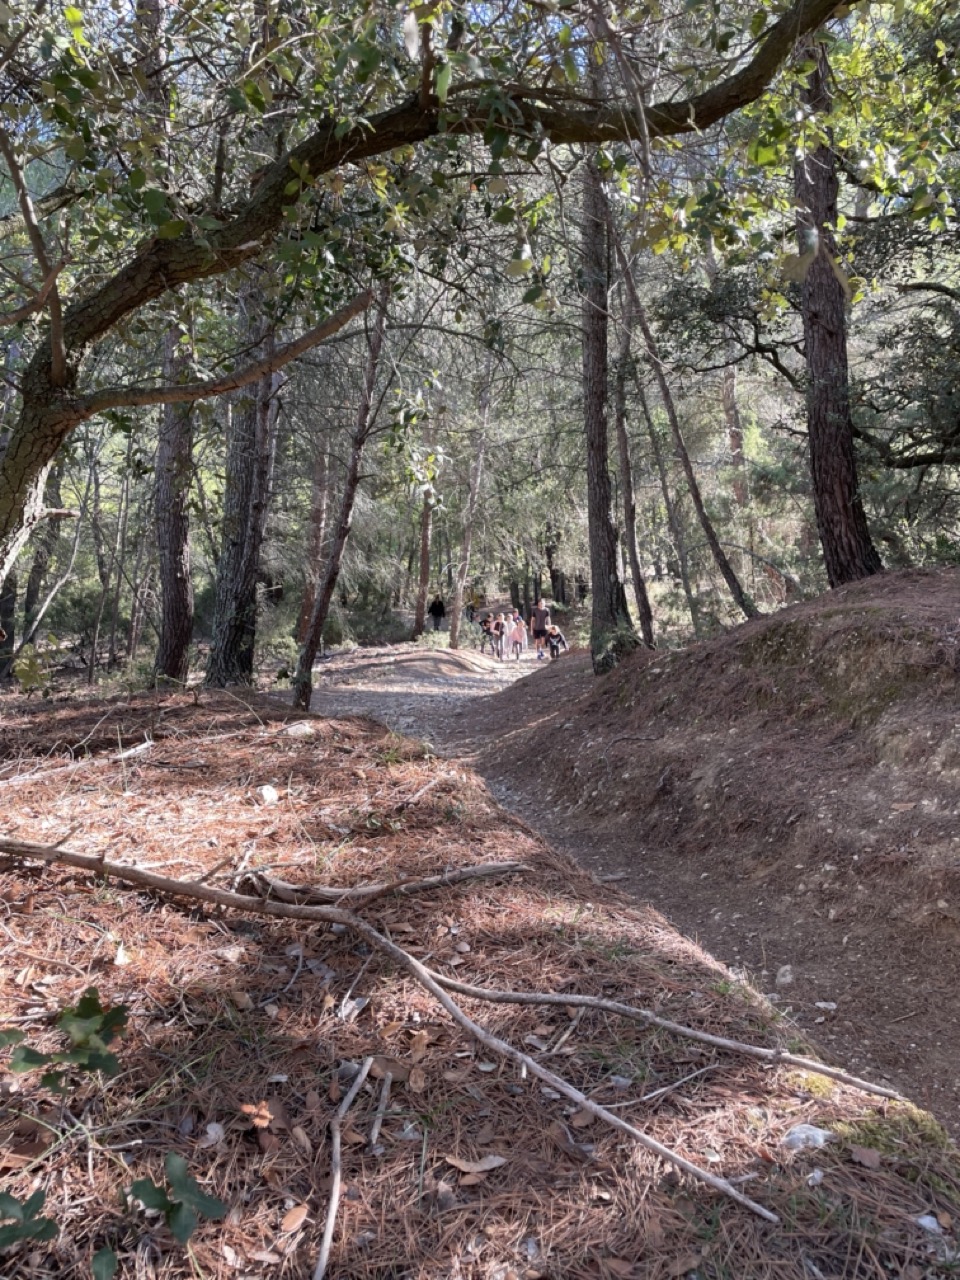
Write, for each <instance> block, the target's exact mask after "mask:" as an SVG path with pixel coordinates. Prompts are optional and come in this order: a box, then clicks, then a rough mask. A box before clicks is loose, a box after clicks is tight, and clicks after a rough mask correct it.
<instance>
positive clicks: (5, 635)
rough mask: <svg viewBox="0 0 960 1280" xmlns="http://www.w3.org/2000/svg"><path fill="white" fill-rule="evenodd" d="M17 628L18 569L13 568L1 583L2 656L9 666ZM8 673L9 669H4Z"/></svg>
mask: <svg viewBox="0 0 960 1280" xmlns="http://www.w3.org/2000/svg"><path fill="white" fill-rule="evenodd" d="M16 628H17V571H16V569H11V570H10V572H9V573H8V574H7V576H6V577H5V578H4V580H3V582H2V583H0V632H2V635H0V658H2V659H3V660H4V662H6V663H7V664H8V666H9V663H10V659H11V658H12V657H13V655H14V653H15V652H16V650H15V649H14V639H15V632H16ZM3 675H7V670H6V669H5V670H4V671H3Z"/></svg>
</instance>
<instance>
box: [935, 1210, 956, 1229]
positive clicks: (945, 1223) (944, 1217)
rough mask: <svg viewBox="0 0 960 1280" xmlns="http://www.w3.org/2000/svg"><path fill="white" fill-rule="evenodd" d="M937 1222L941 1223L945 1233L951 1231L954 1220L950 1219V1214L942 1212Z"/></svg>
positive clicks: (938, 1215)
mask: <svg viewBox="0 0 960 1280" xmlns="http://www.w3.org/2000/svg"><path fill="white" fill-rule="evenodd" d="M937 1221H938V1222H939V1223H940V1225H941V1227H943V1229H944V1231H949V1230H950V1228H951V1227H952V1226H953V1219H952V1218H951V1217H950V1215H949V1213H944V1212H943V1211H942V1210H941V1211H940V1212H939V1213H938V1214H937Z"/></svg>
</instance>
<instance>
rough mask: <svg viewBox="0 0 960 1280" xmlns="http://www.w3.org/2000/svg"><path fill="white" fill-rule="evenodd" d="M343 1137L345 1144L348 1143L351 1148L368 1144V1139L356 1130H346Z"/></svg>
mask: <svg viewBox="0 0 960 1280" xmlns="http://www.w3.org/2000/svg"><path fill="white" fill-rule="evenodd" d="M341 1137H342V1138H343V1140H344V1142H348V1143H349V1144H350V1146H351V1147H358V1146H360V1145H361V1144H362V1143H364V1142H366V1138H365V1137H364V1135H363V1134H362V1133H360V1132H359V1131H358V1130H356V1129H351V1128H347V1129H344V1131H343V1133H342V1134H341Z"/></svg>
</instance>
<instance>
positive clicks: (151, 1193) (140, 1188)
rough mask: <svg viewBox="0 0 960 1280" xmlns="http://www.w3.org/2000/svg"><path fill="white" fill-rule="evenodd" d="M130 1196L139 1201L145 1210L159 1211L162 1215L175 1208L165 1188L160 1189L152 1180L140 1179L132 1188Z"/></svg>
mask: <svg viewBox="0 0 960 1280" xmlns="http://www.w3.org/2000/svg"><path fill="white" fill-rule="evenodd" d="M130 1194H131V1195H132V1196H134V1197H135V1198H136V1199H137V1200H139V1201H140V1203H141V1204H142V1205H143V1207H144V1208H145V1209H159V1210H160V1211H161V1213H166V1212H167V1211H168V1210H169V1209H171V1208H172V1207H173V1206H172V1204H171V1202H170V1197H169V1196H168V1195H167V1193H166V1191H164V1189H163V1187H158V1186H157V1184H156V1183H155V1182H154V1181H153V1180H152V1179H151V1178H138V1179H137V1180H136V1182H135V1183H134V1184H133V1186H132V1187H131V1188H130Z"/></svg>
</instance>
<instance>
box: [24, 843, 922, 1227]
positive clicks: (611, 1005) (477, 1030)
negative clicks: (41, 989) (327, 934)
mask: <svg viewBox="0 0 960 1280" xmlns="http://www.w3.org/2000/svg"><path fill="white" fill-rule="evenodd" d="M0 852H2V853H7V854H11V855H12V856H14V857H20V858H32V859H36V860H39V861H42V862H47V863H52V862H60V863H64V864H65V865H67V866H74V867H79V868H81V869H83V870H85V871H90V872H93V873H94V874H96V875H98V876H100V877H109V876H113V877H115V878H116V879H118V880H123V881H126V882H127V883H129V884H134V885H141V886H143V887H144V888H148V889H153V890H155V891H158V892H160V893H168V894H172V895H174V896H178V897H188V898H197V899H200V900H201V901H204V902H211V903H214V904H216V905H218V906H222V907H228V908H231V909H233V910H237V911H243V912H252V913H254V914H257V915H266V916H273V917H277V918H286V919H293V920H304V921H313V922H316V921H326V922H329V923H331V924H340V925H345V926H346V927H347V928H349V929H351V930H352V931H353V932H354V933H356V934H358V935H359V936H360V937H362V938H363V939H364V940H365V941H366V942H368V943H369V944H370V946H372V947H374V948H375V949H376V950H378V951H380V952H381V953H383V954H385V955H388V956H389V957H390V958H391V959H392V960H394V961H395V963H396V964H398V965H399V966H400V967H401V968H402V969H403V970H405V971H406V972H407V973H409V974H410V975H411V976H413V977H414V978H415V979H416V980H417V981H418V982H419V983H420V985H421V986H423V987H424V988H425V989H426V990H427V991H429V992H430V994H431V995H432V996H433V997H434V998H435V999H436V1000H437V1002H438V1003H439V1004H440V1005H441V1006H442V1007H443V1008H444V1009H445V1010H446V1012H447V1013H448V1014H449V1015H450V1017H451V1018H452V1019H453V1020H454V1022H456V1023H457V1025H458V1026H460V1027H461V1028H462V1029H463V1030H464V1031H466V1032H467V1033H468V1034H469V1035H470V1036H472V1037H473V1038H474V1039H475V1040H477V1041H479V1042H480V1043H481V1044H483V1045H485V1046H486V1047H487V1048H488V1049H490V1050H491V1051H492V1052H494V1053H496V1054H498V1055H499V1056H501V1057H504V1058H508V1059H510V1060H511V1061H513V1062H515V1063H516V1064H517V1065H518V1066H520V1067H521V1069H522V1070H523V1071H525V1072H529V1073H530V1074H531V1075H534V1076H537V1077H538V1078H539V1079H541V1080H543V1081H544V1083H546V1084H547V1085H549V1086H550V1087H551V1088H552V1089H555V1090H556V1091H557V1092H558V1093H560V1094H561V1095H562V1096H564V1097H566V1098H569V1099H570V1100H571V1101H572V1102H575V1103H577V1105H578V1106H579V1107H581V1108H582V1109H583V1110H586V1111H589V1112H590V1113H591V1114H592V1115H595V1116H596V1117H597V1118H598V1119H599V1120H603V1121H604V1123H606V1124H608V1125H610V1126H612V1127H613V1128H615V1129H619V1130H620V1131H621V1132H622V1133H625V1134H627V1135H628V1136H629V1137H630V1138H632V1139H633V1141H634V1142H636V1143H637V1144H638V1145H639V1146H642V1147H644V1148H645V1149H646V1150H648V1151H651V1152H653V1153H654V1154H655V1155H657V1156H659V1157H660V1158H661V1159H662V1160H664V1161H666V1162H667V1163H668V1164H672V1165H674V1166H676V1167H677V1168H678V1169H681V1170H683V1172H685V1173H687V1174H689V1175H690V1176H691V1177H693V1178H695V1179H697V1180H698V1181H700V1182H703V1183H705V1184H706V1185H707V1186H709V1187H712V1188H713V1189H714V1190H715V1191H719V1192H720V1193H721V1194H723V1195H725V1196H728V1197H729V1198H730V1199H732V1200H735V1201H737V1203H739V1204H741V1205H743V1206H744V1208H747V1209H749V1210H751V1212H753V1213H755V1214H757V1215H758V1216H760V1217H761V1218H764V1219H765V1220H766V1221H768V1222H772V1223H778V1222H779V1218H778V1217H777V1215H776V1214H774V1213H772V1212H771V1211H770V1210H769V1209H766V1208H764V1206H763V1205H760V1204H757V1202H756V1201H754V1200H751V1199H749V1198H748V1197H747V1196H745V1195H743V1193H742V1192H740V1191H738V1190H737V1188H736V1187H734V1186H733V1185H732V1184H731V1183H730V1182H728V1181H727V1180H726V1179H725V1178H720V1177H717V1176H716V1175H715V1174H712V1173H710V1172H709V1171H708V1170H706V1169H702V1168H700V1167H699V1166H698V1165H696V1164H693V1163H692V1162H691V1161H689V1160H687V1159H685V1158H684V1157H683V1156H681V1155H679V1154H678V1153H677V1152H675V1151H672V1150H671V1149H670V1148H669V1147H666V1146H664V1145H663V1144H662V1143H660V1142H658V1141H657V1140H656V1139H655V1138H652V1137H650V1136H649V1134H646V1133H644V1132H643V1131H642V1130H640V1129H637V1128H636V1127H635V1126H633V1125H631V1124H629V1123H628V1122H627V1121H626V1120H624V1119H622V1118H621V1117H620V1116H618V1115H616V1114H615V1113H614V1112H612V1111H610V1110H609V1109H608V1108H606V1107H603V1106H601V1105H600V1104H599V1103H596V1102H594V1101H593V1100H592V1099H591V1098H589V1097H587V1095H586V1094H584V1093H581V1091H580V1090H579V1089H577V1088H575V1087H574V1086H573V1085H572V1084H570V1083H569V1082H568V1081H566V1080H564V1079H562V1078H561V1077H560V1076H558V1075H555V1074H554V1073H553V1072H552V1071H550V1070H549V1068H547V1067H545V1066H544V1065H543V1064H542V1063H540V1062H537V1061H536V1060H535V1059H534V1058H531V1057H530V1055H529V1054H526V1053H523V1052H522V1051H521V1050H519V1049H516V1048H514V1046H513V1045H511V1044H509V1043H508V1042H507V1041H505V1040H501V1039H500V1038H499V1036H496V1035H493V1034H492V1033H491V1032H489V1031H487V1030H486V1029H485V1028H484V1027H482V1026H480V1025H479V1024H478V1023H476V1022H474V1021H473V1019H472V1018H470V1017H469V1016H468V1015H467V1014H466V1013H464V1011H463V1010H462V1009H461V1008H460V1006H459V1005H458V1004H457V1003H456V1002H455V1001H454V1000H453V999H452V998H451V997H450V995H448V993H447V990H445V987H449V988H450V989H451V990H458V991H463V992H464V993H465V994H467V995H471V996H473V997H474V998H477V999H485V1000H490V1001H494V1002H497V1003H507V1004H567V1005H585V1006H586V1007H592V1008H597V1009H602V1010H606V1011H607V1012H612V1013H618V1014H621V1015H622V1016H625V1017H630V1018H635V1019H639V1020H640V1021H644V1022H649V1023H651V1024H652V1025H657V1026H661V1027H663V1028H664V1029H665V1030H670V1031H673V1032H675V1033H677V1034H680V1035H684V1036H689V1037H691V1038H693V1039H695V1040H703V1041H705V1042H706V1043H710V1044H713V1045H715V1046H717V1047H720V1048H728V1049H732V1050H734V1051H735V1052H740V1053H747V1054H749V1055H750V1056H752V1057H760V1058H764V1059H766V1060H769V1061H773V1062H776V1063H778V1064H791V1065H799V1066H802V1067H803V1068H804V1069H807V1070H811V1071H816V1072H821V1073H823V1074H827V1075H830V1076H831V1077H832V1078H842V1079H843V1081H844V1082H845V1083H848V1084H853V1085H855V1086H856V1087H859V1088H863V1089H865V1090H867V1091H868V1092H873V1093H879V1094H882V1095H884V1096H894V1097H896V1096H897V1095H894V1094H891V1091H890V1090H884V1089H883V1088H881V1087H880V1086H876V1085H871V1084H867V1083H866V1082H862V1081H860V1082H858V1081H856V1080H855V1078H854V1077H851V1076H844V1075H843V1073H841V1072H835V1071H834V1070H833V1069H832V1068H824V1067H823V1066H821V1064H819V1063H816V1062H813V1061H812V1060H810V1059H805V1058H796V1057H795V1056H794V1055H791V1054H781V1053H780V1052H779V1051H778V1050H769V1049H760V1048H758V1047H757V1046H754V1045H743V1044H740V1043H739V1042H737V1041H727V1040H723V1039H722V1038H720V1037H717V1036H709V1035H708V1034H707V1033H706V1032H698V1031H694V1030H693V1029H692V1028H688V1027H681V1026H679V1025H678V1024H676V1023H670V1022H667V1021H666V1020H665V1019H660V1018H657V1017H656V1016H655V1015H653V1014H650V1013H648V1011H646V1010H640V1009H634V1008H633V1007H632V1006H630V1005H624V1004H619V1003H617V1002H616V1001H606V1000H598V999H594V998H593V997H590V996H570V995H546V996H545V995H543V994H541V993H537V992H523V993H514V992H493V991H488V990H486V989H485V988H482V987H472V986H470V985H469V984H466V983H459V982H454V981H452V980H450V979H445V978H441V977H439V975H437V974H435V973H433V972H432V971H431V970H430V969H428V968H427V967H426V966H425V965H423V964H422V963H421V962H420V961H419V960H417V959H416V958H415V957H414V956H412V955H410V954H409V952H407V951H404V949H403V948H402V947H400V946H398V945H397V943H395V942H394V941H393V940H392V939H391V938H388V937H385V936H384V935H383V934H381V933H379V932H378V931H377V929H375V928H374V927H373V925H371V924H368V923H367V921H366V920H364V919H363V918H362V917H360V916H357V915H355V914H354V913H353V912H350V911H345V910H343V909H342V908H341V907H336V906H301V905H295V904H287V903H280V902H273V901H270V900H265V899H262V898H250V897H245V896H244V895H242V894H237V893H230V892H228V891H226V890H223V889H214V888H211V887H210V886H209V885H202V884H198V883H197V882H195V881H182V880H172V879H169V878H168V877H166V876H158V875H154V874H153V873H152V872H149V871H143V870H141V869H140V868H138V867H128V866H124V865H122V864H120V863H114V862H107V861H105V860H104V859H103V858H99V857H96V856H94V855H90V854H79V853H70V852H68V851H66V850H64V849H59V848H55V847H50V846H47V845H35V844H27V843H25V842H23V841H17V840H5V839H0Z"/></svg>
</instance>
